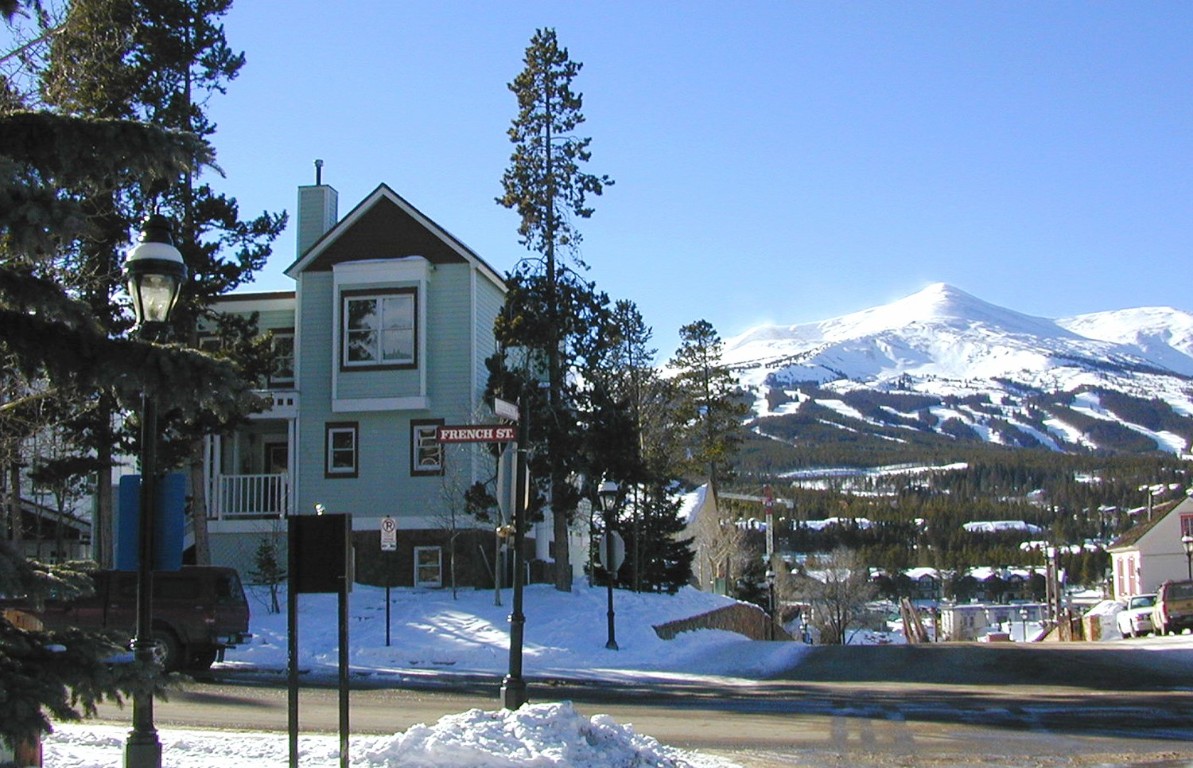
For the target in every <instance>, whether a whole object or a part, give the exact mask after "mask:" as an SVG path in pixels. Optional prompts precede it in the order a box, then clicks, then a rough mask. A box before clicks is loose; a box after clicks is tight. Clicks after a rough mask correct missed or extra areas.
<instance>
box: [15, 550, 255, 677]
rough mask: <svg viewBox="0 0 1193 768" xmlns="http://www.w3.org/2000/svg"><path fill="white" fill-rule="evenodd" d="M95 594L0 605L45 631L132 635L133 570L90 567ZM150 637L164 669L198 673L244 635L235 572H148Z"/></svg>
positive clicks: (245, 612)
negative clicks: (70, 629)
mask: <svg viewBox="0 0 1193 768" xmlns="http://www.w3.org/2000/svg"><path fill="white" fill-rule="evenodd" d="M91 578H92V580H93V581H94V582H95V592H94V593H93V594H90V595H87V596H85V597H78V598H74V599H69V600H58V599H48V600H45V601H44V603H43V604H41V605H35V604H32V603H29V602H27V601H24V600H21V599H13V600H6V601H3V602H2V603H0V607H7V608H15V609H18V610H20V612H22V613H24V614H26V615H27V616H30V617H32V618H35V619H37V620H38V621H39V622H40V623H41V625H42V626H43V627H44V628H45V629H51V630H53V629H62V628H65V627H78V628H80V629H97V630H99V629H102V630H114V631H119V632H123V633H126V634H127V636H128V637H130V638H131V637H132V636H133V634H134V632H135V629H136V623H137V619H136V602H137V574H136V572H135V571H95V572H93V573H92V574H91ZM151 610H152V614H153V640H154V643H155V644H156V645H157V653H158V655H159V657H160V659H161V662H162V666H163V667H165V669H166V670H167V671H174V670H190V671H198V670H203V669H206V668H208V667H210V666H211V664H212V663H213V662H214V661H215V660H216V659H220V660H222V659H223V657H224V651H225V650H226V649H227V648H232V647H235V646H236V645H239V644H241V643H245V642H247V641H248V639H249V638H250V637H251V635H249V632H248V630H249V604H248V600H246V599H245V596H244V588H243V587H242V586H241V583H240V576H239V574H237V572H236V571H235V570H233V569H232V568H220V567H216V566H199V565H187V566H183V567H182V568H181V569H180V570H177V571H156V572H155V573H154V574H153V603H152V609H151Z"/></svg>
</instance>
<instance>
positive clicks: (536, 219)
mask: <svg viewBox="0 0 1193 768" xmlns="http://www.w3.org/2000/svg"><path fill="white" fill-rule="evenodd" d="M524 61H525V65H526V66H525V68H524V69H523V71H522V72H521V73H520V74H519V75H518V76H517V77H516V78H515V79H514V81H513V82H512V83H510V85H509V88H510V90H511V91H512V92H513V93H514V94H515V95H516V96H517V99H518V115H517V117H515V118H514V120H513V122H512V124H511V126H510V129H509V137H510V141H511V142H512V143H513V144H514V151H513V154H512V155H511V157H510V166H509V168H508V169H507V170H506V172H505V174H504V175H503V177H502V186H503V189H504V194H503V195H502V196H501V197H499V198H498V199H497V202H498V203H499V204H501V205H502V206H505V207H506V208H511V209H514V210H516V211H517V213H518V216H519V218H520V222H519V225H518V235H519V237H520V242H521V243H522V245H524V246H525V247H526V248H527V249H529V250H531V251H534V252H537V253H539V254H541V255H542V257H543V262H542V263H541V264H538V265H531V264H528V263H526V262H524V263H523V265H522V266H521V267H520V268H519V269H518V270H516V274H515V275H514V277H515V278H517V281H518V282H519V283H520V284H521V285H522V286H524V287H526V288H531V289H534V290H535V292H537V289H538V288H539V287H541V294H542V296H541V298H542V303H541V304H539V305H536V306H535V307H534V308H533V310H532V311H534V312H538V313H539V315H540V316H539V318H538V320H539V323H540V325H539V327H540V329H541V330H542V331H543V333H542V335H541V336H540V335H533V336H532V335H529V334H522V335H521V338H522V339H523V340H532V341H533V343H534V347H533V348H532V349H533V350H536V351H537V352H538V353H539V355H540V356H541V357H542V358H543V363H544V364H545V369H546V374H547V394H546V402H545V406H546V413H544V414H542V416H541V420H542V421H545V422H546V423H548V424H555V423H559V425H560V426H559V428H556V429H551V430H550V431H548V433H547V434H546V445H545V448H546V453H547V464H548V466H547V476H548V497H549V499H550V504H551V510H552V515H553V523H554V534H555V536H554V538H555V562H556V572H555V586H556V588H557V589H560V590H563V591H570V590H571V571H570V567H569V563H568V523H569V520H570V518H571V516H572V515H573V514H574V512H575V502H576V495H575V494H574V493H572V492H570V491H569V483H568V481H567V475H568V466H567V465H568V454H567V449H568V445H567V444H568V443H569V439H568V437H567V422H569V421H570V419H568V418H567V417H566V415H565V414H566V413H567V411H569V410H571V409H572V408H573V404H572V403H571V402H569V400H568V396H567V392H566V387H567V384H566V378H567V377H566V370H567V369H568V368H569V367H571V364H572V363H573V359H572V358H570V357H569V356H568V349H567V347H568V336H567V333H568V330H567V326H568V325H570V324H572V322H573V320H574V314H575V311H576V310H575V305H574V304H572V303H571V302H569V301H568V297H567V293H569V292H575V291H576V290H578V289H580V288H582V287H583V285H584V283H583V281H581V280H579V279H578V278H576V277H575V274H574V272H572V271H570V270H568V269H567V268H566V266H565V265H564V264H563V263H562V259H563V257H565V256H570V257H571V258H572V260H573V261H574V262H575V264H576V265H577V266H579V267H583V266H584V264H583V260H582V259H580V257H579V255H578V254H579V252H578V245H579V243H580V239H581V237H580V233H579V231H578V230H577V229H576V228H575V226H574V224H573V217H575V218H588V217H590V216H591V215H592V213H593V209H592V208H591V207H589V205H588V203H587V198H588V195H600V194H601V193H602V191H603V189H604V187H606V186H609V185H611V184H612V183H613V182H612V180H611V179H609V178H608V177H607V176H595V175H593V174H588V173H583V172H582V171H581V170H580V164H581V163H585V162H587V161H588V160H589V157H590V152H589V149H588V146H589V144H590V142H591V139H589V138H580V137H577V136H575V135H574V134H573V132H574V131H575V130H576V129H577V128H578V127H579V126H580V125H581V124H582V123H583V122H584V115H583V113H582V112H581V109H582V106H583V98H582V96H581V95H580V94H579V93H576V92H574V91H573V90H572V81H573V80H574V79H575V77H576V76H577V75H578V74H579V73H580V70H581V68H582V66H583V65H582V64H580V63H578V62H574V61H572V60H571V59H570V58H569V56H568V51H567V49H566V48H561V47H560V46H559V43H558V40H557V39H556V35H555V30H553V29H539V30H537V31H536V32H535V34H534V37H533V38H531V41H530V45H529V46H528V47H527V48H526V55H525V59H524ZM518 296H519V293H518V292H515V291H511V292H510V294H509V297H508V298H507V312H508V314H509V315H513V314H519V315H521V316H523V317H525V315H526V314H527V313H526V311H525V309H524V308H522V307H519V306H518V305H517V304H515V303H514V302H515V301H516V300H517V298H518Z"/></svg>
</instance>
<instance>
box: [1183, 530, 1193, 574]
mask: <svg viewBox="0 0 1193 768" xmlns="http://www.w3.org/2000/svg"><path fill="white" fill-rule="evenodd" d="M1181 544H1183V545H1184V546H1185V568H1186V570H1187V573H1188V579H1189V580H1190V581H1193V536H1190V535H1189V534H1187V533H1186V534H1185V535H1184V536H1182V537H1181Z"/></svg>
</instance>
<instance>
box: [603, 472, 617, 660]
mask: <svg viewBox="0 0 1193 768" xmlns="http://www.w3.org/2000/svg"><path fill="white" fill-rule="evenodd" d="M597 498H598V499H599V500H600V502H601V511H602V512H604V518H605V552H604V554H603V555H602V556H601V559H602V560H604V561H605V583H606V585H607V589H608V603H609V608H608V611H607V613H606V616H607V618H608V630H609V638H608V640H607V641H606V642H605V647H606V648H608V649H609V650H611V651H616V650H618V646H617V633H616V627H615V623H614V618H613V616H614V614H613V574H614V573H615V572H616V569H615V568H614V567H613V517H614V513H615V512H616V511H617V505H618V502H619V501H620V500H621V488H620V487H618V485H617V483H615V482H614V481H612V480H605V481H604V482H602V483H601V486H600V488H599V489H597Z"/></svg>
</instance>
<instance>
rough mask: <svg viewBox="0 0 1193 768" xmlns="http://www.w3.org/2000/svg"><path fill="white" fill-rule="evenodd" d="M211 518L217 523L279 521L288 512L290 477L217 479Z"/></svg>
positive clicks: (253, 476)
mask: <svg viewBox="0 0 1193 768" xmlns="http://www.w3.org/2000/svg"><path fill="white" fill-rule="evenodd" d="M215 501H216V503H215V509H214V510H213V512H214V514H213V516H214V517H215V518H216V519H219V520H235V519H237V518H249V517H255V518H260V517H279V516H282V515H285V514H287V513H288V512H289V509H290V482H289V475H286V474H280V475H220V476H218V477H217V478H216V500H215Z"/></svg>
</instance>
